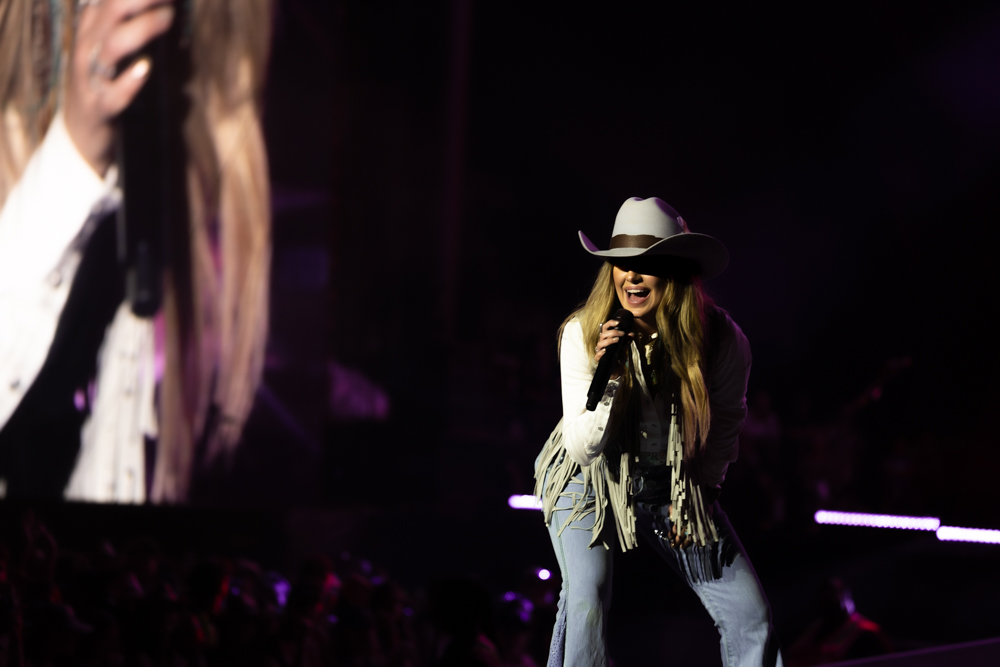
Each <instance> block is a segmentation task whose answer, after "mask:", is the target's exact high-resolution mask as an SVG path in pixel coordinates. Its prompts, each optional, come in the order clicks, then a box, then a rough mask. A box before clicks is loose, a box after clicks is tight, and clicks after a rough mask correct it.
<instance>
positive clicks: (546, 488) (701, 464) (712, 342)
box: [535, 308, 751, 551]
mask: <svg viewBox="0 0 1000 667" xmlns="http://www.w3.org/2000/svg"><path fill="white" fill-rule="evenodd" d="M707 320H708V330H709V335H708V336H707V338H708V341H709V342H708V345H707V347H706V384H707V387H708V393H709V406H710V408H711V412H712V421H711V425H710V428H709V434H708V438H707V440H706V442H705V447H704V450H703V452H702V454H701V455H700V456H699V460H698V471H699V478H698V479H697V480H695V479H691V476H689V475H688V474H687V470H688V466H687V465H683V466H682V465H681V462H682V460H683V456H684V453H683V439H682V437H681V423H680V406H679V405H677V404H673V405H671V404H670V403H671V401H670V399H669V397H667V398H666V400H665V397H664V394H665V393H666V392H659V393H658V394H657V395H656V397H655V398H654V397H653V396H652V395H651V393H650V391H649V388H648V387H647V386H646V382H645V378H644V377H643V376H642V373H641V372H640V373H637V374H636V376H637V377H636V380H637V385H638V387H639V390H640V391H641V392H642V416H641V419H640V424H639V433H640V436H641V437H642V438H643V439H644V446H643V449H644V450H647V451H661V449H660V448H666V451H667V457H666V458H667V465H670V466H671V470H672V475H671V502H672V504H673V508H674V512H673V514H672V517H673V519H674V520H675V521H676V522H678V523H679V524H680V525H681V526H682V527H683V528H684V529H686V530H687V532H688V534H689V535H692V536H693V537H694V540H695V543H696V545H698V546H706V545H711V544H712V543H714V542H716V541H717V540H718V535H717V533H716V530H715V526H714V524H713V522H712V519H711V517H710V515H709V514H708V513H707V512H706V507H705V502H704V501H703V499H702V490H703V489H704V488H709V487H715V488H718V486H719V485H720V484H721V483H722V481H723V480H724V479H725V476H726V469H727V468H728V467H729V464H730V463H731V462H733V461H735V460H736V455H737V452H738V442H739V441H738V438H739V433H740V431H741V430H742V428H743V420H744V419H745V418H746V387H747V379H748V378H749V375H750V361H751V357H750V345H749V343H748V342H747V339H746V336H744V335H743V332H742V331H741V330H740V328H739V327H738V326H737V325H736V323H735V322H733V320H732V319H731V318H730V317H729V315H728V314H727V313H726V312H725V311H724V310H721V309H719V308H710V309H709V311H708V313H707ZM630 352H631V354H632V367H633V368H639V367H640V366H639V356H638V355H639V353H640V352H639V349H638V348H637V346H636V344H635V343H634V342H633V343H632V344H631V347H630ZM649 352H650V350H649V349H647V350H646V354H649ZM594 369H595V362H594V357H593V354H591V353H590V351H589V350H587V349H586V348H585V343H584V336H583V329H582V327H581V325H580V323H579V322H577V321H573V322H570V323H569V324H567V325H566V327H565V329H564V330H563V336H562V343H561V353H560V370H561V376H562V404H563V418H562V419H561V420H560V421H559V423H558V424H557V425H556V428H555V430H554V431H553V432H552V435H550V436H549V439H548V441H547V442H546V443H545V446H544V447H543V449H542V452H541V454H540V455H539V457H538V461H537V462H536V468H535V480H536V481H535V495H537V496H539V497H540V498H541V500H542V509H543V513H544V516H545V523H546V525H548V524H549V523H550V522H551V519H552V512H553V509H554V508H555V504H556V501H557V500H558V498H559V496H560V494H562V492H563V491H564V489H565V487H566V485H567V484H568V483H569V481H570V480H571V479H573V478H574V477H577V476H580V477H581V478H582V481H583V484H584V487H585V490H584V493H583V494H582V496H580V497H579V498H577V499H576V505H575V506H574V511H573V512H572V513H571V515H570V516H569V517H568V518H567V519H566V521H564V522H563V525H562V526H561V527H560V533H561V531H562V530H564V529H565V528H566V526H568V525H569V524H570V523H572V522H573V521H575V520H577V519H580V518H582V517H584V516H587V515H588V514H590V513H591V512H594V513H595V514H596V517H595V519H596V520H595V523H594V527H593V533H592V534H593V539H592V540H591V546H593V545H594V544H596V543H597V542H598V541H602V542H603V540H602V537H601V533H602V529H603V527H604V521H605V519H606V518H607V510H608V506H609V505H610V509H611V510H612V512H613V514H614V521H615V524H616V527H617V533H618V542H619V544H621V547H622V550H623V551H627V550H628V549H631V548H634V547H635V546H636V535H635V505H634V500H633V498H632V464H633V463H634V459H633V457H634V456H635V454H634V453H633V454H630V453H628V452H623V453H622V454H621V455H620V461H609V460H608V457H607V456H606V455H605V453H604V450H605V447H606V446H607V444H608V442H609V440H610V438H611V435H612V434H610V433H609V432H608V429H607V426H608V420H609V417H610V415H611V411H612V408H613V406H614V400H615V395H616V393H617V391H618V386H619V383H618V382H617V381H612V382H610V383H609V384H608V389H607V391H606V392H605V394H604V398H603V399H602V400H601V402H600V403H599V404H598V406H597V409H596V410H594V411H593V412H589V411H588V410H587V408H586V403H587V391H588V389H589V388H590V382H591V379H592V378H593V375H594ZM591 489H592V490H593V493H594V496H595V502H594V503H592V504H591V503H588V502H587V500H586V498H587V496H588V495H589V492H590V490H591ZM605 546H606V547H607V546H608V545H607V544H606V543H605Z"/></svg>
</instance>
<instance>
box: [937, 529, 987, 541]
mask: <svg viewBox="0 0 1000 667" xmlns="http://www.w3.org/2000/svg"><path fill="white" fill-rule="evenodd" d="M937 538H938V539H939V540H941V541H942V542H979V543H980V544H1000V530H987V529H985V528H959V527H958V526H941V527H940V528H938V529H937Z"/></svg>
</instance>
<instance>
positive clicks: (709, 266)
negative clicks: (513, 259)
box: [579, 197, 729, 280]
mask: <svg viewBox="0 0 1000 667" xmlns="http://www.w3.org/2000/svg"><path fill="white" fill-rule="evenodd" d="M579 234H580V243H581V244H583V248H584V250H586V251H587V252H589V253H590V254H591V255H594V256H596V257H603V258H604V259H607V260H608V261H611V262H613V261H614V260H615V259H617V258H621V257H640V256H645V257H648V256H660V255H666V256H670V257H681V258H684V259H689V260H692V261H694V262H695V263H697V265H698V267H699V271H698V275H699V276H701V278H702V279H706V280H707V279H708V278H713V277H715V276H717V275H719V274H720V273H722V271H723V269H725V268H726V265H727V264H728V263H729V251H728V250H726V246H724V245H722V243H720V242H719V241H717V240H716V239H714V238H712V237H711V236H707V235H705V234H694V233H692V232H689V231H688V228H687V223H685V222H684V219H683V218H682V217H681V216H679V215H677V211H675V210H674V209H673V208H671V206H670V204H668V203H667V202H665V201H663V200H662V199H659V198H658V197H650V198H649V199H642V198H641V197H632V198H630V199H626V200H625V203H624V204H622V207H621V208H620V209H618V216H617V217H616V218H615V226H614V229H613V230H612V231H611V247H610V248H609V249H608V250H601V249H600V248H598V247H597V245H596V244H595V243H594V242H593V241H591V240H590V239H589V238H587V235H586V234H584V233H583V232H582V231H581V232H579Z"/></svg>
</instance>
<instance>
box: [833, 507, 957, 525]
mask: <svg viewBox="0 0 1000 667" xmlns="http://www.w3.org/2000/svg"><path fill="white" fill-rule="evenodd" d="M815 519H816V523H825V524H834V525H839V526H868V527H870V528H900V529H903V530H937V529H938V528H940V527H941V519H938V518H935V517H932V516H894V515H892V514H865V513H863V512H831V511H828V510H819V511H818V512H816V515H815Z"/></svg>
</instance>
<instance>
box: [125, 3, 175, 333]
mask: <svg viewBox="0 0 1000 667" xmlns="http://www.w3.org/2000/svg"><path fill="white" fill-rule="evenodd" d="M187 18H188V15H187V12H186V11H178V12H177V16H176V18H175V19H174V22H173V24H172V25H171V27H170V30H168V31H167V32H166V33H165V34H163V35H161V36H160V37H158V38H156V39H155V40H153V41H152V42H150V43H149V44H148V45H147V46H146V48H145V49H144V50H143V52H142V53H140V54H137V55H136V56H135V58H138V57H141V56H146V57H149V58H150V59H151V61H152V70H151V71H150V74H149V80H148V81H146V84H145V85H144V86H143V87H142V89H141V90H140V91H139V94H138V95H136V97H135V99H134V100H133V101H132V104H131V105H129V107H128V108H127V109H126V110H125V111H124V112H123V113H122V115H121V117H120V118H119V122H118V131H117V132H116V137H115V138H116V152H117V162H118V172H119V179H120V182H121V186H122V191H123V194H124V200H123V202H122V205H121V206H120V207H119V208H118V220H117V223H118V259H119V262H121V263H122V264H124V265H125V276H126V280H125V291H126V295H127V298H128V301H129V303H130V304H131V306H132V312H133V313H134V314H135V315H136V316H138V317H153V316H154V315H156V313H157V311H159V309H160V304H161V302H162V300H163V281H162V277H163V268H164V265H165V264H169V263H170V260H171V259H172V258H171V254H172V252H171V251H173V252H174V253H178V254H180V255H181V256H183V255H184V253H186V250H185V248H184V247H182V246H184V245H185V241H186V239H187V237H186V234H187V228H188V192H187V157H188V156H187V151H186V142H185V137H184V120H185V118H186V117H187V115H188V111H189V109H190V100H189V99H188V95H187V92H186V90H185V84H186V83H187V81H188V79H189V78H190V76H191V54H190V41H191V40H190V35H189V32H190V27H189V25H188V21H187ZM135 58H131V59H129V60H128V63H129V64H131V63H132V62H134V61H135ZM172 246H176V247H173V248H172Z"/></svg>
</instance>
